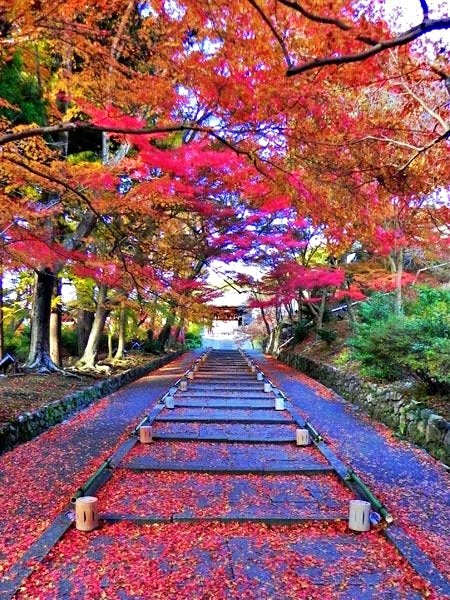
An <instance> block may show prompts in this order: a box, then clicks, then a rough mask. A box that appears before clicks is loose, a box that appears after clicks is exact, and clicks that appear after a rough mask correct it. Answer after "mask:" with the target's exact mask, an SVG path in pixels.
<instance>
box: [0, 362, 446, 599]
mask: <svg viewBox="0 0 450 600" xmlns="http://www.w3.org/2000/svg"><path fill="white" fill-rule="evenodd" d="M227 355H230V353H223V352H222V353H215V358H216V359H217V358H219V359H220V361H221V362H227V363H228V366H229V367H231V369H232V370H231V371H229V373H230V375H229V377H231V375H233V376H234V377H235V386H234V387H231V388H230V387H229V388H228V389H227V387H226V385H224V382H223V381H220V377H218V379H219V381H213V383H212V382H211V378H208V377H207V376H206V377H203V378H202V376H201V374H200V373H201V371H200V373H199V381H200V380H201V379H206V381H202V382H201V383H197V381H196V380H195V381H194V382H190V383H189V387H188V390H187V391H186V392H177V394H176V398H177V401H176V405H179V406H182V407H183V408H181V409H179V408H176V409H175V410H173V411H167V410H164V406H163V405H162V404H157V405H156V406H154V407H153V409H152V410H151V411H150V413H149V415H148V417H147V419H145V420H144V423H145V424H148V423H154V433H155V440H158V441H155V442H154V443H153V444H151V445H148V446H147V445H141V444H139V445H136V444H135V441H136V440H135V439H131V440H127V441H125V442H124V443H123V444H122V446H121V447H120V448H119V449H118V450H117V451H116V453H115V455H113V456H112V457H111V460H110V461H108V462H107V463H106V464H105V465H104V466H105V468H104V469H103V470H102V471H101V473H100V474H99V477H98V478H97V479H96V480H95V481H91V482H90V485H89V486H88V487H87V488H85V489H84V490H82V491H83V493H86V494H91V493H94V492H98V491H99V489H98V488H99V487H101V486H102V485H103V484H105V483H106V482H107V481H108V480H109V483H107V485H106V487H104V489H103V490H100V491H99V494H98V495H99V500H100V502H101V503H102V504H103V505H104V506H106V508H107V509H109V512H103V514H102V515H101V516H102V517H103V522H104V523H106V524H104V525H103V527H102V529H101V530H100V531H99V532H94V533H92V534H90V535H89V536H85V535H84V534H80V532H77V531H74V530H71V531H69V532H68V533H67V534H66V536H64V538H63V540H62V541H61V543H60V544H58V545H57V546H56V548H55V551H54V552H51V553H50V555H49V558H48V559H47V561H46V562H45V564H44V565H43V567H40V568H39V569H38V571H37V573H36V574H35V575H33V576H32V577H31V578H30V579H29V580H28V581H27V583H26V584H25V585H24V586H22V587H21V592H23V597H26V598H33V597H39V598H44V597H45V598H46V597H48V598H50V597H54V595H55V590H58V591H57V593H58V595H64V597H73V598H79V597H122V596H120V595H118V594H132V597H143V598H145V597H148V595H149V594H151V597H158V598H159V597H161V598H170V597H178V598H180V597H181V598H187V597H192V594H193V597H198V593H199V590H200V589H202V590H203V593H210V594H215V595H214V597H218V598H219V597H227V598H229V597H232V598H241V597H258V598H265V597H270V598H278V597H280V598H281V597H283V598H300V597H311V596H310V595H311V594H314V593H315V594H317V593H318V592H319V590H320V593H322V594H323V593H324V592H325V594H326V593H329V594H332V597H340V596H341V592H342V597H353V596H348V595H347V596H345V594H348V593H349V592H350V593H356V594H357V596H358V597H362V596H361V594H365V593H372V592H375V591H376V593H386V594H389V597H399V598H400V597H401V598H417V597H420V596H418V593H419V592H424V593H427V594H428V593H429V594H432V593H433V592H431V591H430V590H429V588H427V584H426V583H425V582H424V580H423V579H422V578H421V577H418V576H417V575H415V574H414V571H413V570H412V569H411V568H410V567H409V566H408V565H407V564H406V563H405V561H404V560H403V559H402V557H401V555H400V554H399V553H398V552H397V551H396V550H395V548H394V547H393V546H391V545H390V544H388V543H387V542H386V540H385V539H384V538H383V536H381V535H380V534H379V533H378V532H376V531H372V532H370V533H368V534H364V535H363V536H357V535H355V534H350V533H349V532H348V531H346V524H345V520H346V515H345V512H346V505H347V503H348V500H349V498H351V497H355V496H354V495H353V494H352V493H350V491H349V490H348V489H346V488H345V487H344V486H343V485H342V483H340V482H339V478H341V479H342V480H344V479H346V478H347V476H348V475H349V471H348V469H347V468H346V467H345V465H343V464H342V463H341V461H340V460H339V459H338V458H337V456H336V455H335V454H334V453H333V452H332V450H331V449H330V448H329V447H328V446H327V445H326V444H324V443H323V441H322V440H321V438H320V436H319V435H318V433H317V432H316V430H315V429H314V427H313V426H312V425H310V424H309V423H307V422H305V421H304V419H303V418H302V417H301V416H299V415H298V413H297V411H295V409H294V407H293V406H292V405H290V404H289V403H287V408H288V410H287V411H281V412H280V411H277V413H278V414H279V415H281V413H284V415H283V416H284V418H285V421H284V422H283V423H282V424H280V425H278V427H279V428H284V429H283V430H282V432H281V433H280V431H278V432H277V431H276V430H274V429H273V424H272V425H268V424H267V422H266V421H267V407H266V406H265V404H266V403H267V402H271V403H272V405H273V403H274V400H275V398H274V396H273V394H272V393H271V394H266V393H264V392H262V390H257V391H255V390H254V389H252V388H253V387H254V386H253V385H252V386H251V388H249V386H248V385H246V382H245V381H244V380H245V377H244V373H243V372H242V364H239V361H238V360H237V357H236V356H234V355H233V353H231V356H228V357H227ZM216 362H217V361H216ZM208 370H209V371H210V372H211V371H214V369H211V367H208V363H206V364H205V368H204V371H205V372H204V373H203V375H205V374H206V373H207V372H208ZM212 376H213V378H214V373H212ZM236 377H237V378H238V379H237V380H236ZM205 384H206V386H205ZM202 396H203V398H204V404H203V406H202V405H201V402H200V398H201V397H202ZM189 401H191V403H192V404H191V406H192V407H193V409H192V410H193V411H194V412H195V411H197V412H202V413H203V417H204V416H205V414H207V413H208V411H213V414H214V417H212V418H211V420H210V423H209V424H208V425H204V422H205V421H204V419H203V420H200V421H199V423H202V424H201V425H200V426H199V425H198V423H195V422H194V423H193V422H192V418H193V416H194V415H192V414H190V415H187V416H188V419H189V420H188V421H187V422H186V423H187V424H188V425H187V427H186V424H185V425H184V427H182V426H181V427H180V416H181V415H178V418H175V419H174V420H173V421H172V422H171V421H170V420H169V416H168V414H167V413H169V412H170V413H171V414H172V415H174V417H176V413H177V411H178V410H181V411H184V413H182V414H186V410H187V408H186V406H187V403H189ZM224 402H225V404H224ZM261 405H264V406H263V408H261ZM235 410H237V411H241V412H240V413H239V414H242V412H243V411H247V412H248V413H251V412H253V416H254V418H253V419H252V420H249V415H248V414H247V415H242V418H243V422H242V423H237V422H236V419H235V420H234V421H233V425H232V426H224V425H223V422H224V414H222V415H221V416H220V420H219V421H218V423H217V422H216V419H217V412H218V411H221V412H223V413H226V412H230V411H235ZM261 411H265V414H264V415H261ZM163 415H165V417H164V416H163ZM260 418H262V420H260ZM297 425H300V426H302V427H307V428H308V429H309V430H310V433H311V436H312V437H313V439H314V440H315V443H314V446H315V447H314V448H297V447H295V445H293V441H294V440H295V428H296V426H297ZM177 428H178V430H177ZM186 429H190V433H189V436H188V437H186ZM181 434H183V435H181ZM220 436H222V437H220ZM187 439H189V440H190V441H189V442H188V441H186V440H187ZM111 466H114V467H118V468H117V469H116V470H115V471H112V469H111ZM357 482H358V480H357V478H356V479H353V480H352V481H350V482H349V485H348V486H347V487H348V488H350V490H351V491H353V492H358V495H359V496H361V495H362V491H364V488H361V487H358V485H356V483H357ZM373 500H374V499H373ZM374 501H375V500H374ZM108 502H109V506H108ZM381 508H382V507H381ZM384 514H387V513H386V512H385V513H384ZM64 519H65V523H64V522H63V521H64ZM107 523H110V525H108V524H107ZM208 523H209V525H208ZM236 523H239V527H238V528H237V527H236ZM286 524H290V528H289V529H283V527H281V528H279V529H277V531H276V532H274V530H273V529H271V527H273V526H274V525H282V526H284V525H286ZM69 526H70V519H69V518H68V517H67V515H65V514H64V513H63V514H61V515H60V520H59V521H58V519H57V520H56V521H55V522H54V524H53V530H54V531H53V533H54V539H53V542H52V543H54V542H56V541H57V539H58V537H59V536H60V535H61V534H62V533H63V530H66V529H68V528H69ZM136 527H138V528H139V529H136ZM155 527H156V528H157V529H156V530H155ZM199 527H200V529H199ZM149 528H150V529H149ZM51 529H52V528H50V530H51ZM137 538H139V539H140V540H144V544H143V545H142V546H141V545H139V544H137V542H136V539H137ZM124 540H125V542H124ZM299 540H300V541H299ZM383 540H384V541H383ZM408 542H410V540H408ZM124 543H125V546H124ZM47 544H48V540H46V539H44V540H43V543H42V544H41V554H42V553H45V552H46V551H47V550H48V546H47ZM397 545H398V544H397ZM305 547H306V549H307V550H306V552H305ZM324 547H325V550H324ZM280 550H281V555H282V561H281V563H280ZM415 551H416V549H415ZM180 552H181V554H180ZM130 556H132V559H131V560H130ZM143 556H144V559H143ZM149 557H150V558H149ZM27 558H28V559H29V558H30V556H28V557H27ZM409 559H410V561H411V560H412V562H413V563H414V567H415V568H416V569H417V570H419V571H422V574H424V575H426V576H427V579H428V580H429V581H430V580H433V583H434V584H435V585H439V586H441V587H440V591H442V590H443V589H444V588H443V587H442V585H444V584H443V582H442V579H441V578H440V575H439V573H437V572H436V571H435V570H433V568H432V565H430V564H429V561H428V562H427V560H426V557H425V559H424V557H423V556H421V559H424V560H422V563H421V562H420V560H417V556H414V555H412V554H411V553H410V556H409ZM149 560H150V563H151V566H152V571H151V573H149ZM86 561H87V562H86ZM118 563H120V566H121V567H122V572H121V573H119V571H120V567H119V566H118ZM69 565H70V566H69ZM262 565H264V567H262ZM23 566H24V567H25V569H24V570H23V571H22V575H28V574H29V573H30V571H31V567H29V566H28V565H26V564H25V565H23ZM88 567H89V568H88ZM430 567H431V571H430ZM86 568H88V571H89V573H91V575H90V576H89V578H88V581H86V577H84V579H85V581H84V583H82V584H80V581H82V580H83V577H82V575H83V576H84V573H85V572H86ZM318 568H320V569H321V572H323V574H322V576H321V577H318V573H317V569H318ZM27 569H28V570H27ZM300 572H302V576H299V573H300ZM98 573H101V574H103V575H104V577H100V576H99V575H98ZM149 575H151V576H152V577H151V579H150V580H149ZM217 577H219V580H220V581H221V583H222V587H221V588H220V589H216V587H215V586H216V584H214V583H212V581H216V580H217ZM11 581H12V580H11ZM14 585H15V586H16V587H19V585H20V582H19V577H17V578H16V580H15V581H14ZM180 586H181V587H180ZM205 586H206V588H205ZM255 586H256V587H255ZM213 588H214V589H213ZM6 592H7V590H5V593H6ZM10 592H11V586H10ZM254 592H256V594H257V595H252V594H253V593H254ZM196 593H197V596H196V595H195V594H196ZM35 594H39V595H35ZM102 594H106V595H102ZM248 594H250V595H248ZM302 594H303V595H302ZM304 594H306V595H304ZM21 596H22V593H20V594H19V596H18V597H21ZM5 597H6V596H5ZM378 597H382V596H378ZM436 597H437V596H436Z"/></svg>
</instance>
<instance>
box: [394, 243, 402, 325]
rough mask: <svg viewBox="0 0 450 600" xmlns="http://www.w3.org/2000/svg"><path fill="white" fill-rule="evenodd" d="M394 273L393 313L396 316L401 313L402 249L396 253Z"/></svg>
mask: <svg viewBox="0 0 450 600" xmlns="http://www.w3.org/2000/svg"><path fill="white" fill-rule="evenodd" d="M396 263H397V264H396V272H395V312H396V313H397V314H398V315H401V314H402V313H403V294H402V279H403V249H402V248H401V249H400V250H399V251H398V252H397V261H396Z"/></svg>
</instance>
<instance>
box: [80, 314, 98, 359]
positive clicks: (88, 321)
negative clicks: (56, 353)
mask: <svg viewBox="0 0 450 600" xmlns="http://www.w3.org/2000/svg"><path fill="white" fill-rule="evenodd" d="M93 322H94V313H93V312H91V311H90V310H84V309H83V308H80V309H79V310H78V311H77V333H78V356H83V352H84V351H85V349H86V345H87V341H88V339H89V333H90V332H91V329H92V324H93Z"/></svg>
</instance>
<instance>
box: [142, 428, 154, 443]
mask: <svg viewBox="0 0 450 600" xmlns="http://www.w3.org/2000/svg"><path fill="white" fill-rule="evenodd" d="M139 441H140V442H141V444H150V443H151V442H153V438H152V428H151V426H150V425H142V426H141V427H139Z"/></svg>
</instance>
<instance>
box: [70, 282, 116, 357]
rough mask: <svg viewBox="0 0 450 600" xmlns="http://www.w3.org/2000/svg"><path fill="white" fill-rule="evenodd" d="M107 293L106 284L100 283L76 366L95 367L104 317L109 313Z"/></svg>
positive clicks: (104, 321) (103, 326)
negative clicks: (84, 344) (83, 345)
mask: <svg viewBox="0 0 450 600" xmlns="http://www.w3.org/2000/svg"><path fill="white" fill-rule="evenodd" d="M107 294H108V288H107V286H106V285H100V286H99V288H98V295H97V308H96V311H95V317H94V322H93V324H92V329H91V332H90V334H89V339H88V341H87V344H86V348H85V350H84V353H83V356H82V357H81V358H80V360H79V361H78V362H77V367H81V368H86V369H94V368H95V363H96V361H97V355H98V349H99V345H100V340H101V336H102V333H103V330H104V328H105V323H106V317H107V316H108V313H109V309H108V308H107Z"/></svg>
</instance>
